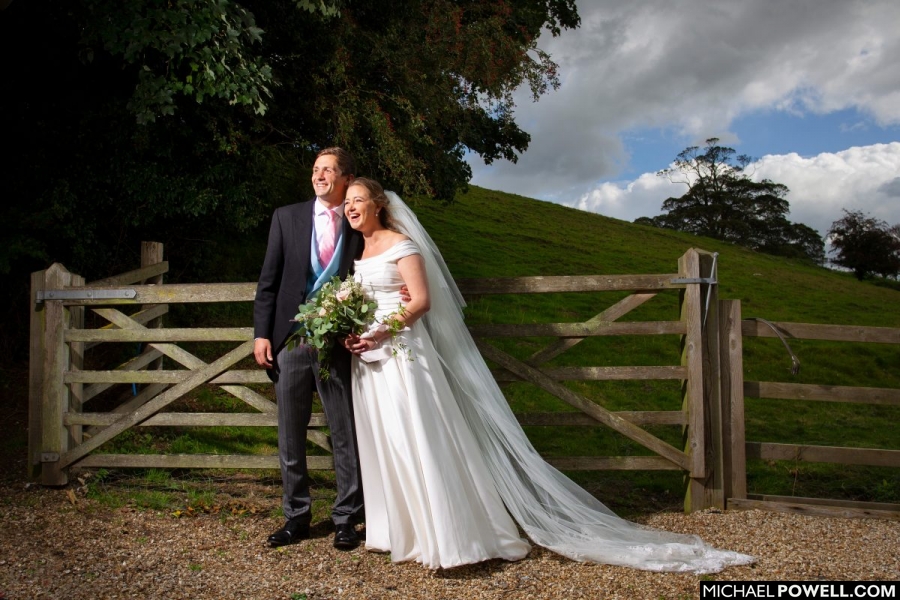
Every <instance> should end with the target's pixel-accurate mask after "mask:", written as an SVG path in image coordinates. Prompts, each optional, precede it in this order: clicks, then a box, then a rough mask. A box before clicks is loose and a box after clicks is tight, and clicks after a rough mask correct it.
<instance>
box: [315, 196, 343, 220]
mask: <svg viewBox="0 0 900 600" xmlns="http://www.w3.org/2000/svg"><path fill="white" fill-rule="evenodd" d="M314 210H315V214H316V216H317V217H320V216H322V215H324V214H325V213H326V212H328V211H329V210H330V211H331V212H333V213H334V214H336V215H337V216H338V219H340V218H342V217H343V216H344V211H343V210H341V205H338V206H337V207H336V208H328V207H327V206H325V204H324V203H323V202H322V201H321V200H319V199H318V198H316V206H315V209H314Z"/></svg>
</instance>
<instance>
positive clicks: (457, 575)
mask: <svg viewBox="0 0 900 600" xmlns="http://www.w3.org/2000/svg"><path fill="white" fill-rule="evenodd" d="M259 501H260V502H262V501H263V499H259ZM264 502H265V503H266V504H268V503H269V502H270V500H269V499H268V498H267V499H265V500H264ZM243 506H244V507H245V508H246V506H247V505H246V504H244V505H243ZM271 508H272V507H271V506H268V507H267V509H266V510H261V511H253V510H250V511H247V512H245V514H243V515H241V516H235V515H234V514H233V511H230V510H220V511H218V513H217V514H203V513H201V514H199V515H196V516H185V515H182V516H181V517H178V518H176V517H175V516H174V515H173V514H171V513H159V512H154V511H149V510H137V509H134V508H130V507H125V508H118V509H110V508H108V507H106V506H102V505H100V504H98V503H97V502H96V501H93V500H89V499H86V498H84V497H82V496H81V495H80V494H78V493H77V492H76V491H73V490H72V489H71V488H67V489H47V488H43V487H41V486H37V485H27V484H25V483H23V482H21V481H9V480H7V481H0V600H11V599H16V600H18V599H26V598H27V599H32V598H48V599H49V598H58V599H61V600H62V599H65V600H77V599H86V600H87V599H91V600H92V599H94V598H110V599H112V598H154V599H155V598H161V599H176V598H184V599H206V598H210V599H212V598H215V599H223V598H242V599H257V598H258V599H285V600H287V599H291V600H293V599H298V600H299V599H307V600H314V599H315V600H318V599H325V598H348V599H349V598H353V599H357V598H359V599H376V598H377V599H380V598H386V599H388V598H404V599H405V598H441V599H448V600H449V599H457V598H466V599H472V600H474V599H483V598H484V599H501V598H502V599H518V598H523V599H524V598H534V599H542V600H543V599H548V598H566V599H568V598H629V599H642V598H647V599H653V600H658V599H660V598H672V599H683V598H697V597H699V587H700V581H701V577H703V578H714V579H717V580H781V581H787V580H791V581H792V580H900V522H896V521H880V520H874V519H832V518H823V517H807V516H799V515H785V514H777V513H767V512H761V511H745V512H735V511H729V512H718V511H703V512H699V513H695V514H692V515H683V514H680V513H662V514H656V515H652V516H648V517H646V518H643V519H641V521H642V522H645V523H647V524H648V525H651V526H654V527H657V528H660V529H667V530H670V531H677V532H682V533H695V534H698V535H700V536H701V537H702V538H703V539H705V540H706V541H707V542H709V543H711V544H712V545H714V546H718V547H720V548H728V549H731V550H736V551H739V552H744V553H748V554H752V555H754V556H756V557H758V562H757V563H756V564H754V565H750V566H743V567H732V568H729V569H727V570H725V571H724V572H722V573H719V574H717V575H712V576H705V577H704V576H698V575H691V574H671V573H648V572H644V571H637V570H634V569H627V568H623V567H611V566H607V565H595V564H584V563H577V562H573V561H570V560H568V559H565V558H563V557H560V556H558V555H556V554H553V553H550V552H548V551H545V550H543V549H541V548H537V547H536V548H534V549H533V550H532V552H531V554H530V555H529V556H528V557H526V558H525V559H524V560H522V561H519V562H517V563H506V562H503V561H489V562H487V563H483V564H479V565H474V566H467V567H459V568H456V569H450V570H438V571H431V570H428V569H425V568H423V567H421V566H419V565H417V564H399V565H397V564H392V563H391V562H390V560H389V558H388V557H387V556H386V555H384V554H375V553H370V552H367V551H365V550H364V549H362V548H359V549H357V550H354V551H351V552H340V551H337V550H335V549H334V548H332V546H331V534H330V533H329V532H328V531H327V530H326V528H325V525H324V524H317V525H316V526H315V527H314V528H313V539H311V540H308V541H304V542H301V543H299V544H296V545H293V546H288V547H285V548H279V549H269V548H267V547H265V546H264V545H263V540H264V539H265V537H266V536H267V535H268V534H269V533H270V532H271V531H272V530H274V529H275V528H277V527H278V526H280V525H281V519H280V518H276V517H273V516H270V513H269V512H268V511H270V510H271ZM254 512H256V514H253V513H254Z"/></svg>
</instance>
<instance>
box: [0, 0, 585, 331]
mask: <svg viewBox="0 0 900 600" xmlns="http://www.w3.org/2000/svg"><path fill="white" fill-rule="evenodd" d="M4 7H5V8H2V9H0V75H2V77H0V81H2V85H3V93H2V94H0V128H2V131H3V132H4V134H3V142H4V149H5V150H6V152H4V155H5V157H6V158H5V160H4V161H2V162H0V196H2V198H3V202H2V203H0V235H2V236H3V239H4V242H5V243H4V244H3V245H2V246H0V280H4V281H5V280H7V279H8V280H10V281H15V282H17V283H16V284H15V285H13V286H7V285H2V282H0V287H2V288H3V289H4V290H5V291H6V293H12V292H11V291H10V290H18V292H16V293H18V294H19V295H20V296H22V295H24V296H25V297H27V289H25V288H26V287H27V285H23V284H22V282H25V281H27V273H29V272H30V271H35V270H38V269H43V268H46V267H47V266H48V265H49V264H50V263H52V262H61V263H63V264H64V265H65V266H66V267H67V268H69V269H70V270H71V271H73V272H76V273H79V274H81V275H84V276H85V277H86V278H87V280H88V281H90V280H92V279H97V278H101V277H106V276H108V275H111V274H114V273H117V272H121V271H123V270H127V269H130V268H133V267H134V266H135V264H136V263H137V260H138V258H137V253H138V250H139V247H138V242H139V241H140V240H142V239H147V240H149V239H152V240H156V241H160V242H163V243H165V244H166V249H167V253H168V254H169V257H170V259H171V260H172V263H173V264H177V265H179V267H180V269H183V270H182V271H180V272H179V273H175V274H173V276H175V277H177V276H179V275H184V274H185V273H188V274H190V273H193V274H195V275H196V276H202V277H203V279H204V280H206V281H212V280H214V279H215V277H216V276H217V273H211V272H204V271H202V269H201V264H202V262H203V260H204V257H205V256H208V255H210V254H212V253H216V252H219V251H221V244H222V243H226V242H222V241H218V242H217V240H231V239H234V237H235V236H239V235H245V234H246V233H247V232H249V231H251V230H254V228H256V227H257V226H260V227H263V226H264V222H265V221H267V219H268V217H269V215H270V214H271V210H272V208H273V207H274V206H277V205H281V204H285V203H288V202H293V201H296V200H297V199H305V198H307V197H308V196H309V194H310V185H309V167H310V166H311V164H312V162H313V158H314V156H315V154H316V152H317V151H318V150H319V149H321V148H323V147H326V146H331V145H341V146H344V147H346V148H348V149H349V150H350V151H352V152H353V153H354V154H355V155H356V156H357V157H358V159H359V167H360V168H359V170H360V172H361V174H366V175H370V176H374V177H377V178H379V179H381V180H382V181H383V182H384V183H386V184H387V186H388V187H389V188H391V189H394V190H396V191H397V192H399V193H401V194H404V195H407V196H412V195H426V196H430V197H432V198H435V199H438V200H442V201H450V200H451V199H452V198H453V197H454V195H455V194H456V192H457V191H458V190H460V189H463V188H465V186H466V184H467V182H468V180H469V179H470V177H471V173H470V170H469V167H468V165H467V164H466V162H465V160H464V158H465V156H466V155H467V153H469V152H473V153H475V154H478V155H480V156H481V157H483V158H484V160H486V161H488V162H490V161H492V160H495V159H497V158H506V159H510V160H515V158H516V156H517V155H518V153H521V152H523V151H524V150H525V149H526V148H527V146H528V142H529V136H528V134H527V133H526V132H525V131H523V130H522V129H521V128H520V127H519V126H518V124H517V123H516V122H515V119H514V114H513V110H514V106H513V100H512V93H513V91H514V90H516V89H517V88H519V87H520V86H523V85H527V86H529V87H530V89H531V91H532V92H533V94H534V96H535V97H537V96H540V95H541V94H543V93H545V92H546V91H547V90H549V89H552V88H553V87H555V86H556V85H557V84H558V83H557V72H556V65H555V64H554V63H553V62H552V60H550V57H549V56H548V55H547V54H545V53H544V52H542V51H541V50H540V49H539V48H538V46H537V39H538V36H539V35H540V33H541V32H542V31H544V30H549V31H550V32H551V33H552V34H554V35H558V34H560V32H561V31H562V30H563V29H566V28H573V27H577V26H578V25H579V17H578V13H577V10H576V8H575V1H574V0H516V1H515V2H513V1H511V0H425V1H421V0H415V1H414V0H353V1H352V2H351V1H350V0H129V1H128V2H118V1H115V0H69V1H67V2H59V1H58V0H13V1H12V2H11V3H8V4H4ZM217 243H218V244H219V245H218V246H217ZM201 273H202V275H200V274H201ZM3 304H4V305H6V302H3ZM23 314H24V313H23Z"/></svg>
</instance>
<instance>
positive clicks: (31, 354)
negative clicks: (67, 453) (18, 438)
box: [26, 271, 47, 480]
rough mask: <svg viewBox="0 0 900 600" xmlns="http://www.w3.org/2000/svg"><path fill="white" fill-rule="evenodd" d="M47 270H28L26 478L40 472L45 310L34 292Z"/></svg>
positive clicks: (30, 477)
mask: <svg viewBox="0 0 900 600" xmlns="http://www.w3.org/2000/svg"><path fill="white" fill-rule="evenodd" d="M46 278H47V271H35V272H34V273H32V274H31V314H30V321H31V325H30V328H29V329H30V335H31V338H30V340H29V343H28V461H27V465H26V469H27V475H28V478H29V479H32V480H34V479H38V478H39V477H40V475H41V419H42V414H43V404H44V343H45V340H44V334H45V331H46V312H45V310H44V308H45V306H44V303H42V302H38V300H37V296H38V292H43V291H44V289H45V281H46Z"/></svg>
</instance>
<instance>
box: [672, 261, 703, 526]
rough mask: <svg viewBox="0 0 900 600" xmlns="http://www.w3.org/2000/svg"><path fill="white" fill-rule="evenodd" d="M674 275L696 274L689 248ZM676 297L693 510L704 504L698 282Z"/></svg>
mask: <svg viewBox="0 0 900 600" xmlns="http://www.w3.org/2000/svg"><path fill="white" fill-rule="evenodd" d="M678 275H679V276H680V277H682V278H684V279H688V280H693V279H698V278H699V277H700V256H699V253H698V252H697V251H696V250H694V249H693V248H691V249H690V250H688V251H687V252H685V253H684V254H683V255H682V256H681V258H679V259H678ZM679 301H680V302H679V304H680V308H681V320H682V321H683V322H684V324H685V331H686V333H685V335H684V336H683V337H682V341H681V364H682V365H683V366H684V367H685V368H686V371H687V379H685V380H684V384H683V389H682V395H683V401H682V410H683V411H685V412H687V428H686V430H685V447H684V451H685V453H686V454H687V455H688V456H690V470H689V472H688V481H687V491H686V493H685V498H684V510H685V512H693V511H695V510H699V509H701V508H704V506H703V501H704V487H705V480H706V448H705V435H706V433H705V426H704V407H703V341H702V330H701V327H702V322H701V319H702V305H701V298H700V284H699V283H691V284H688V285H687V286H686V287H685V289H684V290H682V291H681V294H680V298H679Z"/></svg>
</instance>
